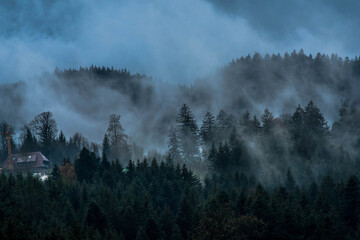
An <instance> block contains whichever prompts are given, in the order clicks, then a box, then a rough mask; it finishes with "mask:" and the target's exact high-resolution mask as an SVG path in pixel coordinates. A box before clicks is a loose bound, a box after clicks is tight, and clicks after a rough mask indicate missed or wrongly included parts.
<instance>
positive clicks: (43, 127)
mask: <svg viewBox="0 0 360 240" xmlns="http://www.w3.org/2000/svg"><path fill="white" fill-rule="evenodd" d="M29 126H30V128H31V130H32V131H33V133H34V134H35V135H36V136H37V138H38V141H39V143H40V145H41V147H42V148H43V150H44V151H45V152H47V151H49V150H50V146H51V145H52V143H53V142H54V140H55V138H56V136H57V131H58V129H57V124H56V121H55V119H54V118H53V114H52V113H51V112H43V113H41V114H39V115H37V116H36V117H35V118H34V120H32V121H31V122H30V124H29Z"/></svg>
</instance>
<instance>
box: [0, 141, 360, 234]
mask: <svg viewBox="0 0 360 240" xmlns="http://www.w3.org/2000/svg"><path fill="white" fill-rule="evenodd" d="M284 179H286V181H285V182H284V184H278V185H277V187H275V188H272V189H267V188H265V187H263V186H262V185H261V184H260V183H258V182H257V180H256V179H255V178H254V177H250V178H248V177H246V175H244V174H242V173H238V172H236V173H234V174H228V175H214V176H213V177H211V178H208V177H207V178H205V179H204V182H203V184H201V183H200V181H199V180H198V178H197V177H195V176H194V175H193V173H192V172H191V171H190V170H189V169H188V168H187V167H186V166H185V165H184V166H183V167H180V166H179V165H174V164H173V163H172V162H171V159H167V162H160V163H159V162H157V161H156V159H153V160H151V161H148V160H147V159H144V161H142V162H139V161H138V162H136V163H134V162H133V161H130V162H129V164H128V165H127V166H126V168H123V167H122V166H121V164H120V163H119V161H115V162H112V163H110V162H109V161H108V160H107V159H106V155H105V156H104V157H103V158H102V159H101V158H99V157H96V155H95V154H94V153H93V152H90V151H88V150H87V149H86V148H83V149H82V151H81V153H80V155H79V157H78V158H77V159H76V160H75V166H74V165H72V164H71V163H70V162H69V161H65V162H64V163H63V164H62V165H61V166H59V167H57V166H55V167H54V168H53V170H52V173H51V175H50V176H49V178H48V179H47V180H45V181H44V182H42V181H41V180H40V179H38V178H36V177H33V176H32V175H30V174H29V175H27V176H23V175H17V176H13V175H4V174H2V175H0V190H1V191H0V213H1V214H0V234H1V236H2V239H139V240H140V239H149V240H156V239H224V240H225V239H327V240H329V239H336V240H338V239H358V238H359V237H360V228H359V223H360V222H359V210H360V195H359V180H358V179H357V178H356V177H355V176H350V177H348V178H347V179H346V181H344V182H339V181H336V180H334V179H333V178H332V177H331V176H326V177H324V178H323V179H322V180H321V182H320V183H319V184H316V183H315V182H313V183H311V184H309V185H304V184H301V183H300V184H297V183H296V181H295V180H294V178H293V176H292V174H291V171H288V172H287V173H286V174H285V176H284Z"/></svg>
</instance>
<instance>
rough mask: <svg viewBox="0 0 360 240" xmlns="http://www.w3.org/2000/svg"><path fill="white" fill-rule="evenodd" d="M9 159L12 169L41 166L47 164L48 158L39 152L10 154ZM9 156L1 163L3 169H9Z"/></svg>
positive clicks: (46, 165)
mask: <svg viewBox="0 0 360 240" xmlns="http://www.w3.org/2000/svg"><path fill="white" fill-rule="evenodd" d="M11 160H12V162H13V167H14V169H23V168H29V167H30V168H41V167H48V166H49V159H47V158H46V157H45V156H44V155H43V154H42V153H41V152H31V153H19V154H12V155H11ZM9 166H10V164H9V158H7V159H6V160H5V162H4V164H3V167H4V168H5V169H9Z"/></svg>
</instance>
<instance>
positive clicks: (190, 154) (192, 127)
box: [176, 104, 199, 161]
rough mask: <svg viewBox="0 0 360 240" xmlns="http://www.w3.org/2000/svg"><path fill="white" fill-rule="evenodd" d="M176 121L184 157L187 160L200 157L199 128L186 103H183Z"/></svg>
mask: <svg viewBox="0 0 360 240" xmlns="http://www.w3.org/2000/svg"><path fill="white" fill-rule="evenodd" d="M176 122H177V127H178V129H179V139H180V146H181V154H182V157H183V158H184V160H185V161H190V160H192V159H194V158H197V157H199V137H198V132H199V129H198V126H197V124H196V121H195V119H194V115H193V114H192V112H191V110H190V108H189V107H188V106H187V105H186V104H184V105H182V107H181V109H180V111H179V113H178V116H177V119H176Z"/></svg>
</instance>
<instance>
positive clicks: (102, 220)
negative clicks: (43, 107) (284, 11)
mask: <svg viewBox="0 0 360 240" xmlns="http://www.w3.org/2000/svg"><path fill="white" fill-rule="evenodd" d="M39 81H40V83H41V84H43V85H44V86H46V87H47V88H48V89H49V91H50V92H51V93H53V94H54V95H53V98H52V99H49V101H52V102H53V103H56V104H58V105H59V106H60V105H64V106H69V109H70V111H71V112H72V113H74V114H79V116H81V119H83V121H84V122H83V124H84V125H90V126H95V125H96V126H99V124H98V123H99V122H101V121H100V120H99V119H100V118H101V119H104V118H105V119H106V121H107V125H106V126H103V127H104V128H103V129H105V131H103V132H102V133H101V142H98V141H96V140H94V139H91V140H89V138H88V135H90V134H91V132H92V131H94V129H93V128H95V127H92V128H89V131H88V132H80V131H78V130H77V129H75V127H74V125H76V124H77V122H75V121H74V122H66V121H64V120H62V121H61V123H60V121H59V122H58V121H57V115H56V114H55V113H53V112H52V111H45V112H40V113H36V112H31V111H30V110H28V111H30V112H31V114H28V112H20V110H21V109H22V108H26V104H25V103H24V102H26V101H28V100H29V99H27V98H26V96H24V94H22V93H23V90H24V89H29V86H27V84H25V83H22V82H19V83H16V84H9V85H3V86H1V87H0V94H2V96H4V97H1V99H0V104H1V106H2V107H1V109H0V121H1V123H0V132H1V135H0V140H1V142H0V144H1V145H0V159H1V161H4V160H5V159H6V158H7V156H8V146H7V144H8V142H7V139H6V134H7V133H9V132H10V133H14V134H15V135H13V136H14V137H13V138H12V141H11V142H10V144H11V149H12V151H13V153H23V154H26V153H29V152H37V151H41V152H42V153H43V154H44V155H45V156H46V157H47V158H48V159H49V160H50V161H51V168H50V169H49V176H48V178H47V179H45V180H43V179H40V178H39V177H38V176H34V175H33V174H32V173H30V172H31V169H29V172H28V173H22V174H20V173H16V172H15V171H14V172H11V171H6V170H5V169H4V171H3V172H2V174H1V176H0V189H1V191H0V236H2V239H127V240H129V239H358V238H360V185H359V184H360V182H359V177H360V109H359V100H360V98H359V95H358V93H357V91H358V89H359V83H360V62H359V59H358V58H355V59H349V58H345V59H344V60H343V59H342V58H340V57H338V56H336V55H331V56H327V55H322V54H317V55H316V56H315V57H312V56H311V55H305V54H304V53H303V51H302V50H301V51H299V52H298V53H297V52H295V51H294V52H293V53H291V54H287V53H286V54H285V55H284V56H280V55H272V56H270V55H265V56H264V57H262V56H260V54H255V55H253V56H248V57H245V58H244V57H241V58H239V59H236V60H233V61H231V62H230V63H229V64H228V65H226V66H225V67H223V68H221V69H219V70H218V71H217V72H216V73H215V74H214V75H212V76H207V77H204V78H202V79H198V80H196V81H195V83H194V84H193V85H191V86H177V85H172V84H169V83H165V82H163V83H161V82H159V81H157V80H154V79H152V78H151V77H148V76H145V75H140V74H131V73H130V72H129V71H128V70H127V69H123V70H116V69H114V68H112V67H96V66H90V67H85V68H80V69H67V70H60V69H56V70H55V71H54V72H53V73H47V74H44V75H43V76H42V77H41V79H40V80H39ZM205 84H206V85H205ZM54 89H61V90H63V92H62V93H56V92H53V91H54ZM44 94H47V93H44ZM117 99H118V100H117ZM12 109H15V110H12ZM19 109H20V110H19ZM104 109H106V110H107V111H105V112H106V113H107V112H108V110H109V111H112V113H111V114H110V115H109V114H106V115H105V112H104ZM323 109H324V110H323ZM120 110H121V111H120ZM36 114H37V115H36ZM29 116H31V117H29ZM128 119H130V120H131V121H128ZM98 120H99V121H98ZM124 120H125V121H124ZM63 123H64V125H62V124H63ZM101 123H102V122H101ZM76 126H78V125H76ZM63 127H65V128H67V132H68V133H69V132H70V131H69V129H71V130H72V133H71V134H70V135H69V136H66V135H65V133H64V131H63V130H62V129H63ZM106 127H107V128H106Z"/></svg>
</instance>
